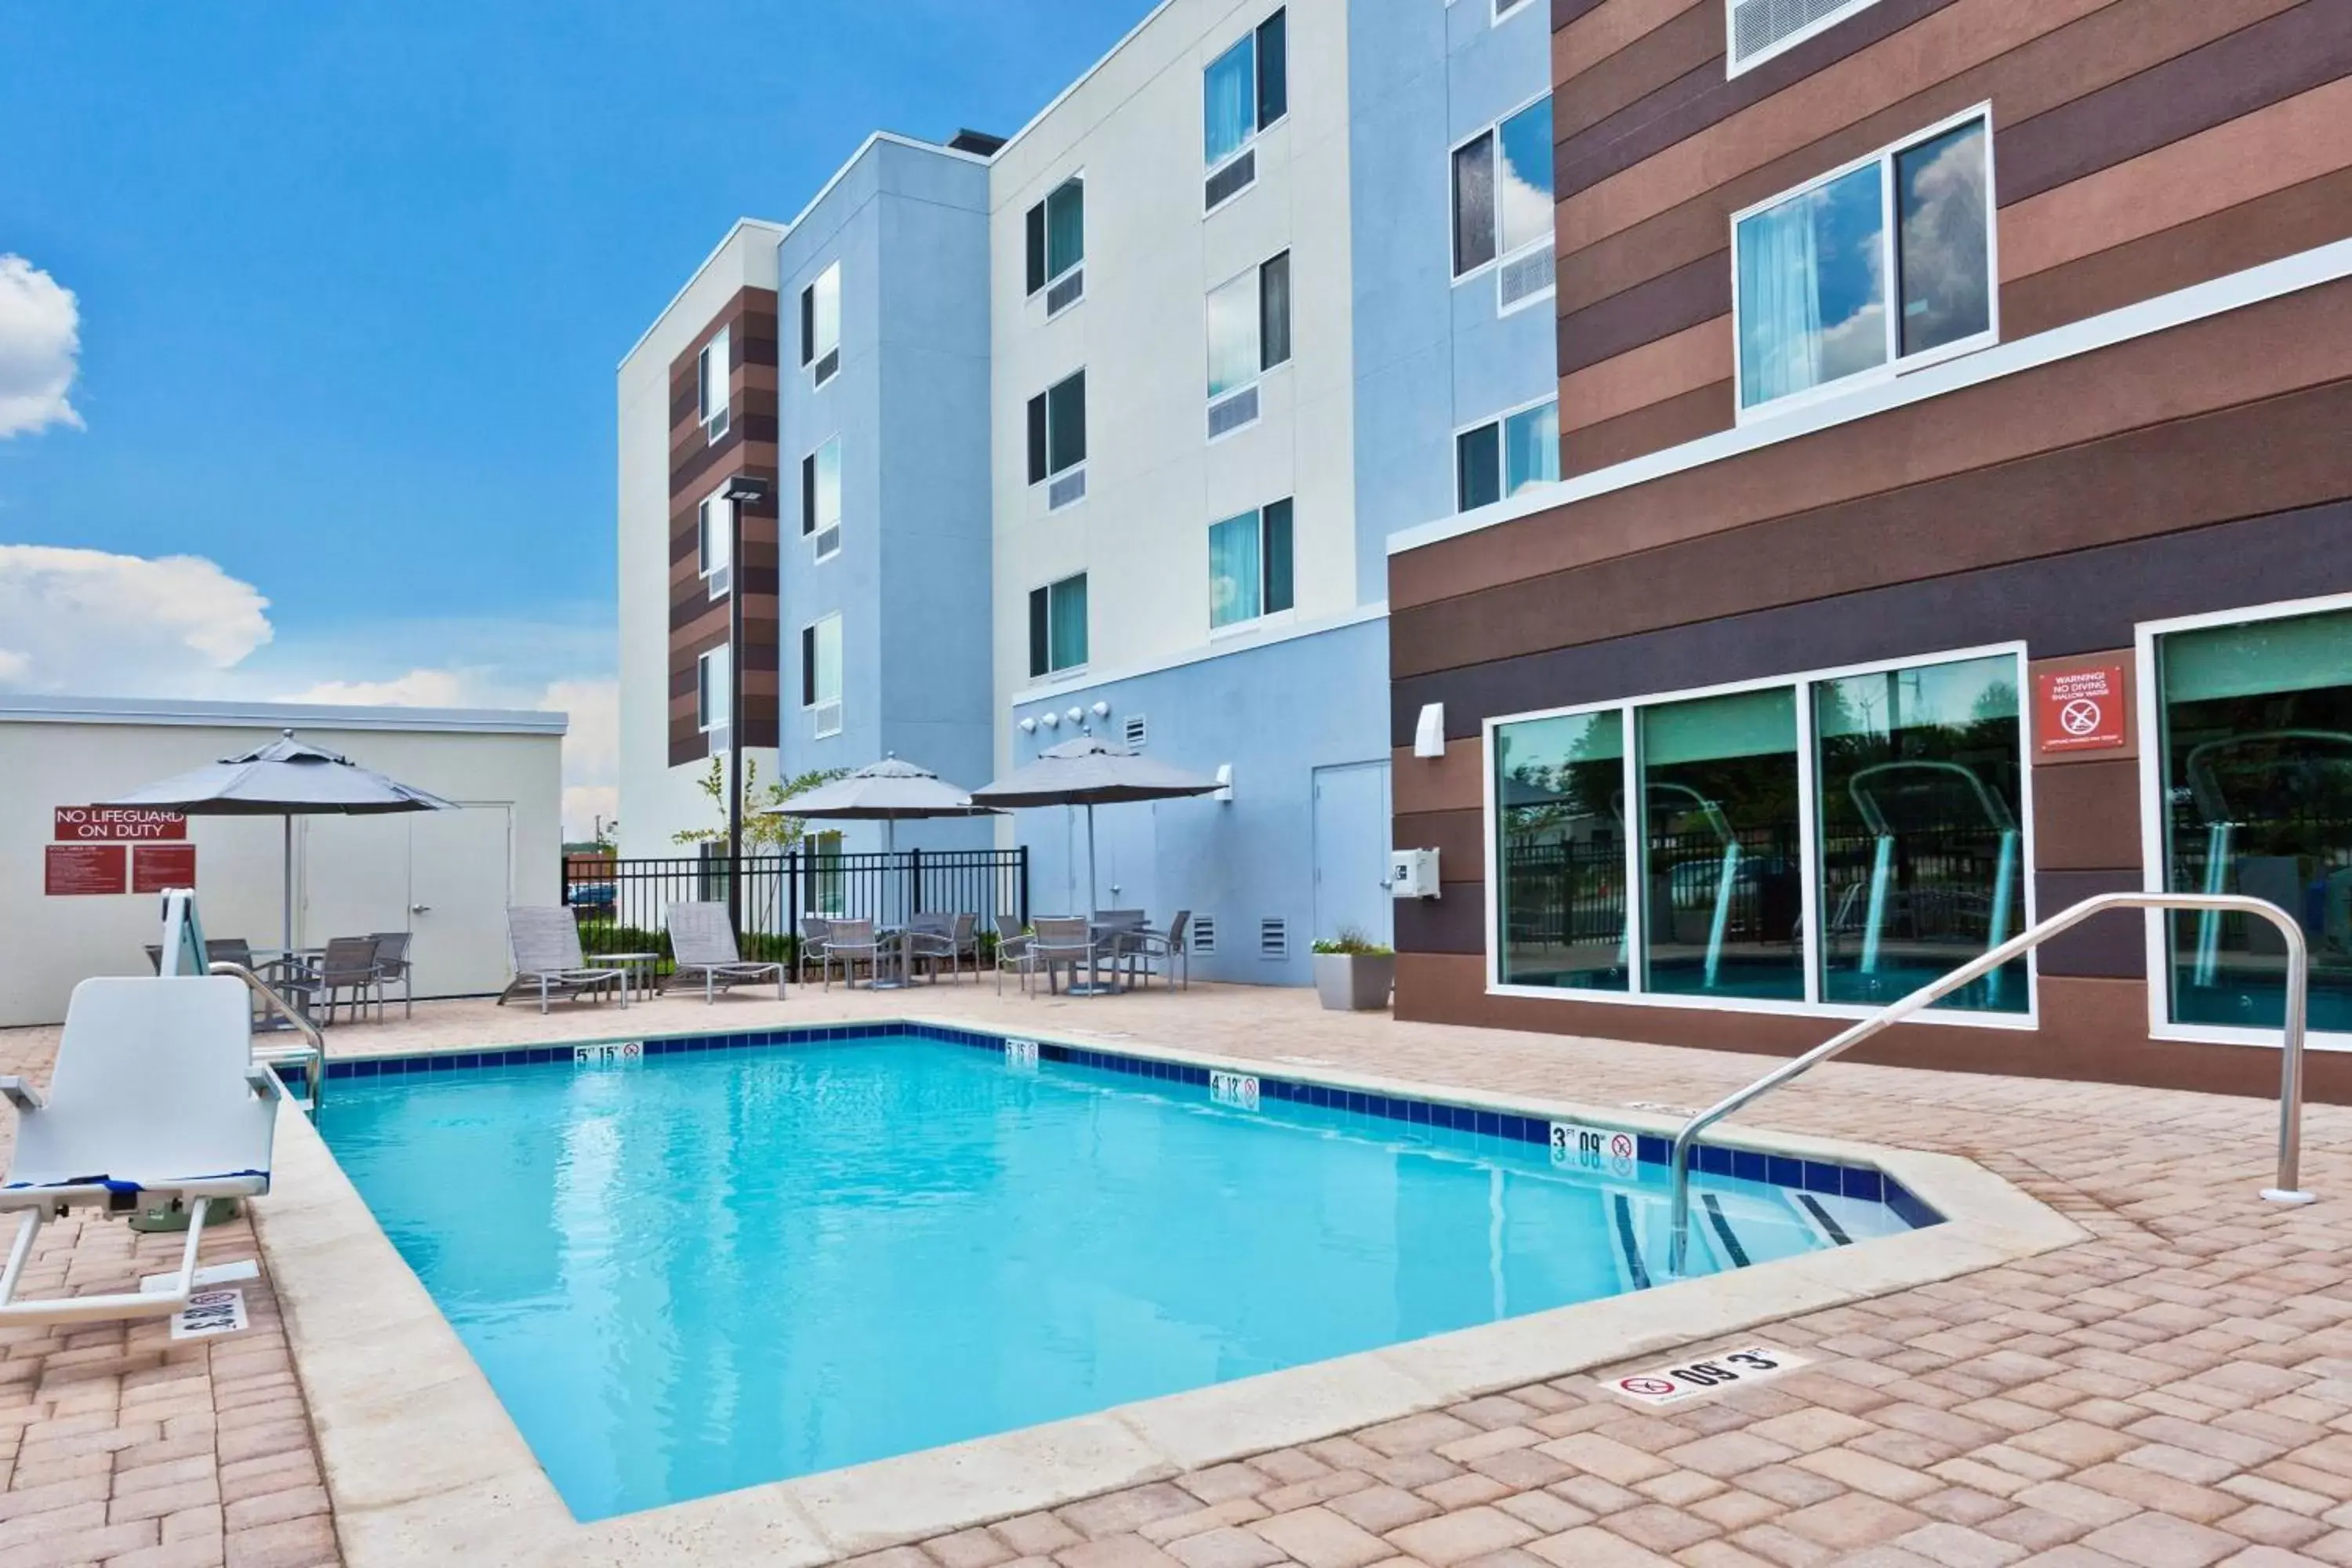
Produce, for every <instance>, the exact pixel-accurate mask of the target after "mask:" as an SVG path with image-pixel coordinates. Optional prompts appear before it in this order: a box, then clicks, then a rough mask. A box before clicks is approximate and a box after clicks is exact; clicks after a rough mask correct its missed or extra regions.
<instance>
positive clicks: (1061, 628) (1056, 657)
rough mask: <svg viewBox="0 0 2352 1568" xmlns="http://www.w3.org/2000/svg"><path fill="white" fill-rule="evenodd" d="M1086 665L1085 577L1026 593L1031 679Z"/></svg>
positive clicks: (1081, 574) (1068, 578)
mask: <svg viewBox="0 0 2352 1568" xmlns="http://www.w3.org/2000/svg"><path fill="white" fill-rule="evenodd" d="M1086 662H1087V574H1085V573H1083V572H1081V573H1079V574H1077V575H1076V576H1075V577H1065V578H1063V579H1062V580H1061V581H1060V582H1058V583H1049V584H1046V585H1045V587H1043V588H1032V589H1030V590H1029V674H1030V677H1031V679H1036V678H1038V677H1041V676H1047V675H1053V674H1055V673H1057V672H1059V671H1061V670H1065V669H1075V668H1077V667H1078V666H1079V665H1082V664H1084V663H1086Z"/></svg>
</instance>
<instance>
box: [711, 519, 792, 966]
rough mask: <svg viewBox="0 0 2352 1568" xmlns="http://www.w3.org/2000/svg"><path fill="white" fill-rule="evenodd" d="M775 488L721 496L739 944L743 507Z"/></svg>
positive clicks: (730, 836) (730, 896)
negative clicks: (724, 517)
mask: <svg viewBox="0 0 2352 1568" xmlns="http://www.w3.org/2000/svg"><path fill="white" fill-rule="evenodd" d="M773 489H774V487H773V486H772V484H771V483H770V482H769V481H768V480H767V479H762V478H761V477H760V476H759V475H757V474H736V475H734V476H733V477H731V478H730V479H728V481H727V488H726V489H723V490H721V491H720V492H719V499H720V500H724V501H725V502H726V503H727V921H728V923H729V924H730V926H732V927H733V928H734V930H735V935H736V939H737V940H738V941H740V940H741V939H742V935H743V890H742V889H743V509H744V508H745V507H746V506H759V505H761V504H763V503H765V502H766V500H767V499H768V497H769V495H770V494H771V493H772V490H773ZM778 586H779V588H780V589H781V587H782V584H778Z"/></svg>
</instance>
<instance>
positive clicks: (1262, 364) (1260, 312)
mask: <svg viewBox="0 0 2352 1568" xmlns="http://www.w3.org/2000/svg"><path fill="white" fill-rule="evenodd" d="M1276 262H1281V263H1282V264H1283V277H1284V283H1283V297H1282V308H1283V316H1284V320H1283V332H1282V357H1281V358H1280V359H1278V360H1275V361H1273V362H1272V363H1268V362H1267V360H1266V357H1265V356H1266V331H1265V321H1266V312H1265V280H1266V272H1267V269H1268V268H1272V267H1273V266H1274V264H1275V263H1276ZM1243 279H1255V280H1256V283H1257V288H1256V289H1255V294H1256V300H1255V304H1256V310H1255V312H1254V315H1253V318H1252V320H1253V323H1254V325H1253V330H1254V331H1255V335H1256V338H1257V353H1255V355H1253V356H1252V357H1253V358H1255V360H1256V361H1257V369H1256V371H1255V372H1254V373H1253V374H1251V375H1250V377H1249V379H1248V380H1246V381H1241V382H1236V383H1235V384H1233V385H1231V386H1229V387H1226V388H1225V389H1224V390H1223V392H1208V391H1207V385H1208V379H1209V378H1208V376H1207V375H1203V376H1202V378H1201V382H1202V391H1203V402H1204V405H1205V406H1207V407H1209V408H1212V409H1213V408H1216V407H1219V406H1221V405H1223V404H1226V403H1229V402H1231V401H1233V400H1234V399H1235V398H1238V397H1239V396H1241V395H1242V394H1243V393H1244V392H1247V391H1249V390H1250V389H1251V388H1253V387H1255V386H1257V385H1259V384H1262V383H1264V382H1265V378H1266V377H1267V376H1269V375H1272V374H1274V373H1275V372H1276V371H1278V370H1281V369H1284V368H1285V367H1286V366H1287V365H1288V364H1289V363H1290V362H1291V361H1292V360H1293V359H1295V358H1296V357H1297V342H1296V331H1297V324H1298V310H1297V299H1298V271H1297V263H1296V261H1295V260H1294V258H1293V253H1292V250H1291V247H1288V246H1285V247H1283V248H1281V249H1280V250H1277V251H1276V252H1275V253H1274V254H1273V255H1272V256H1269V257H1267V258H1265V260H1263V261H1259V262H1256V263H1255V264H1254V265H1252V266H1248V267H1244V268H1242V269H1241V270H1240V271H1238V272H1236V273H1234V275H1233V276H1232V277H1230V278H1227V279H1223V280H1222V281H1221V282H1219V283H1217V284H1216V285H1214V286H1213V287H1212V288H1210V289H1206V290H1204V291H1203V292H1202V295H1201V336H1202V343H1203V345H1204V347H1205V348H1206V349H1207V350H1208V353H1207V356H1206V357H1207V361H1208V363H1210V364H1212V365H1213V363H1214V362H1215V359H1216V352H1215V351H1216V340H1215V337H1214V335H1213V333H1214V327H1215V318H1214V317H1213V316H1212V315H1211V314H1210V311H1209V301H1210V300H1213V299H1214V298H1216V296H1218V295H1219V294H1221V293H1223V292H1224V291H1225V290H1226V289H1230V288H1232V287H1233V286H1234V285H1235V284H1237V283H1239V282H1241V281H1242V280H1243ZM1264 417H1265V407H1264V405H1263V404H1261V405H1260V406H1259V410H1258V412H1257V413H1256V414H1254V415H1252V416H1250V417H1249V418H1247V419H1245V420H1244V421H1243V422H1242V423H1241V424H1239V425H1236V426H1233V427H1232V428H1231V429H1229V430H1221V431H1219V432H1218V433H1217V434H1215V435H1213V436H1212V437H1208V444H1209V445H1210V446H1212V447H1213V446H1215V445H1216V444H1217V443H1218V442H1220V441H1223V440H1228V439H1230V438H1232V437H1235V436H1238V435H1240V434H1241V433H1242V432H1243V431H1244V430H1246V429H1248V428H1249V427H1250V426H1253V425H1255V424H1256V423H1257V422H1258V421H1259V420H1260V419H1262V418H1264Z"/></svg>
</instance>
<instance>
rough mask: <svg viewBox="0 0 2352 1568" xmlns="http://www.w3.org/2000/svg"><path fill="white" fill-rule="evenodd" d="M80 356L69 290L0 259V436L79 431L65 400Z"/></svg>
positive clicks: (22, 264)
mask: <svg viewBox="0 0 2352 1568" xmlns="http://www.w3.org/2000/svg"><path fill="white" fill-rule="evenodd" d="M80 355H81V312H80V310H79V308H78V307H77V306H76V305H75V303H74V296H73V290H72V289H66V288H62V287H60V286H59V285H58V280H57V279H54V278H52V277H50V276H49V275H48V274H47V273H46V272H44V271H42V270H40V268H37V267H35V266H34V265H33V264H32V263H31V262H29V261H27V260H26V259H25V258H23V257H21V256H14V255H10V256H0V437H6V436H21V435H25V434H26V433H28V432H31V431H36V430H42V429H46V428H47V427H48V426H51V425H70V426H73V427H74V428H75V429H77V430H79V429H80V428H81V416H80V415H79V414H78V413H76V412H75V411H74V406H73V405H72V404H70V403H68V402H67V401H66V391H67V389H68V388H69V387H71V386H72V385H73V380H74V372H75V369H76V366H77V362H78V361H79V358H80Z"/></svg>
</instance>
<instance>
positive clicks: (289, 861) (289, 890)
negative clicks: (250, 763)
mask: <svg viewBox="0 0 2352 1568" xmlns="http://www.w3.org/2000/svg"><path fill="white" fill-rule="evenodd" d="M279 820H280V821H282V822H284V823H285V824H286V887H285V896H284V898H283V900H282V901H281V902H280V904H279V906H278V907H279V910H280V912H281V916H282V918H281V920H280V921H279V925H278V957H279V958H281V959H283V960H285V962H286V966H287V973H293V965H294V814H293V813H292V812H290V811H289V812H288V813H287V814H286V815H285V816H283V817H281V818H280V819H279Z"/></svg>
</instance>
